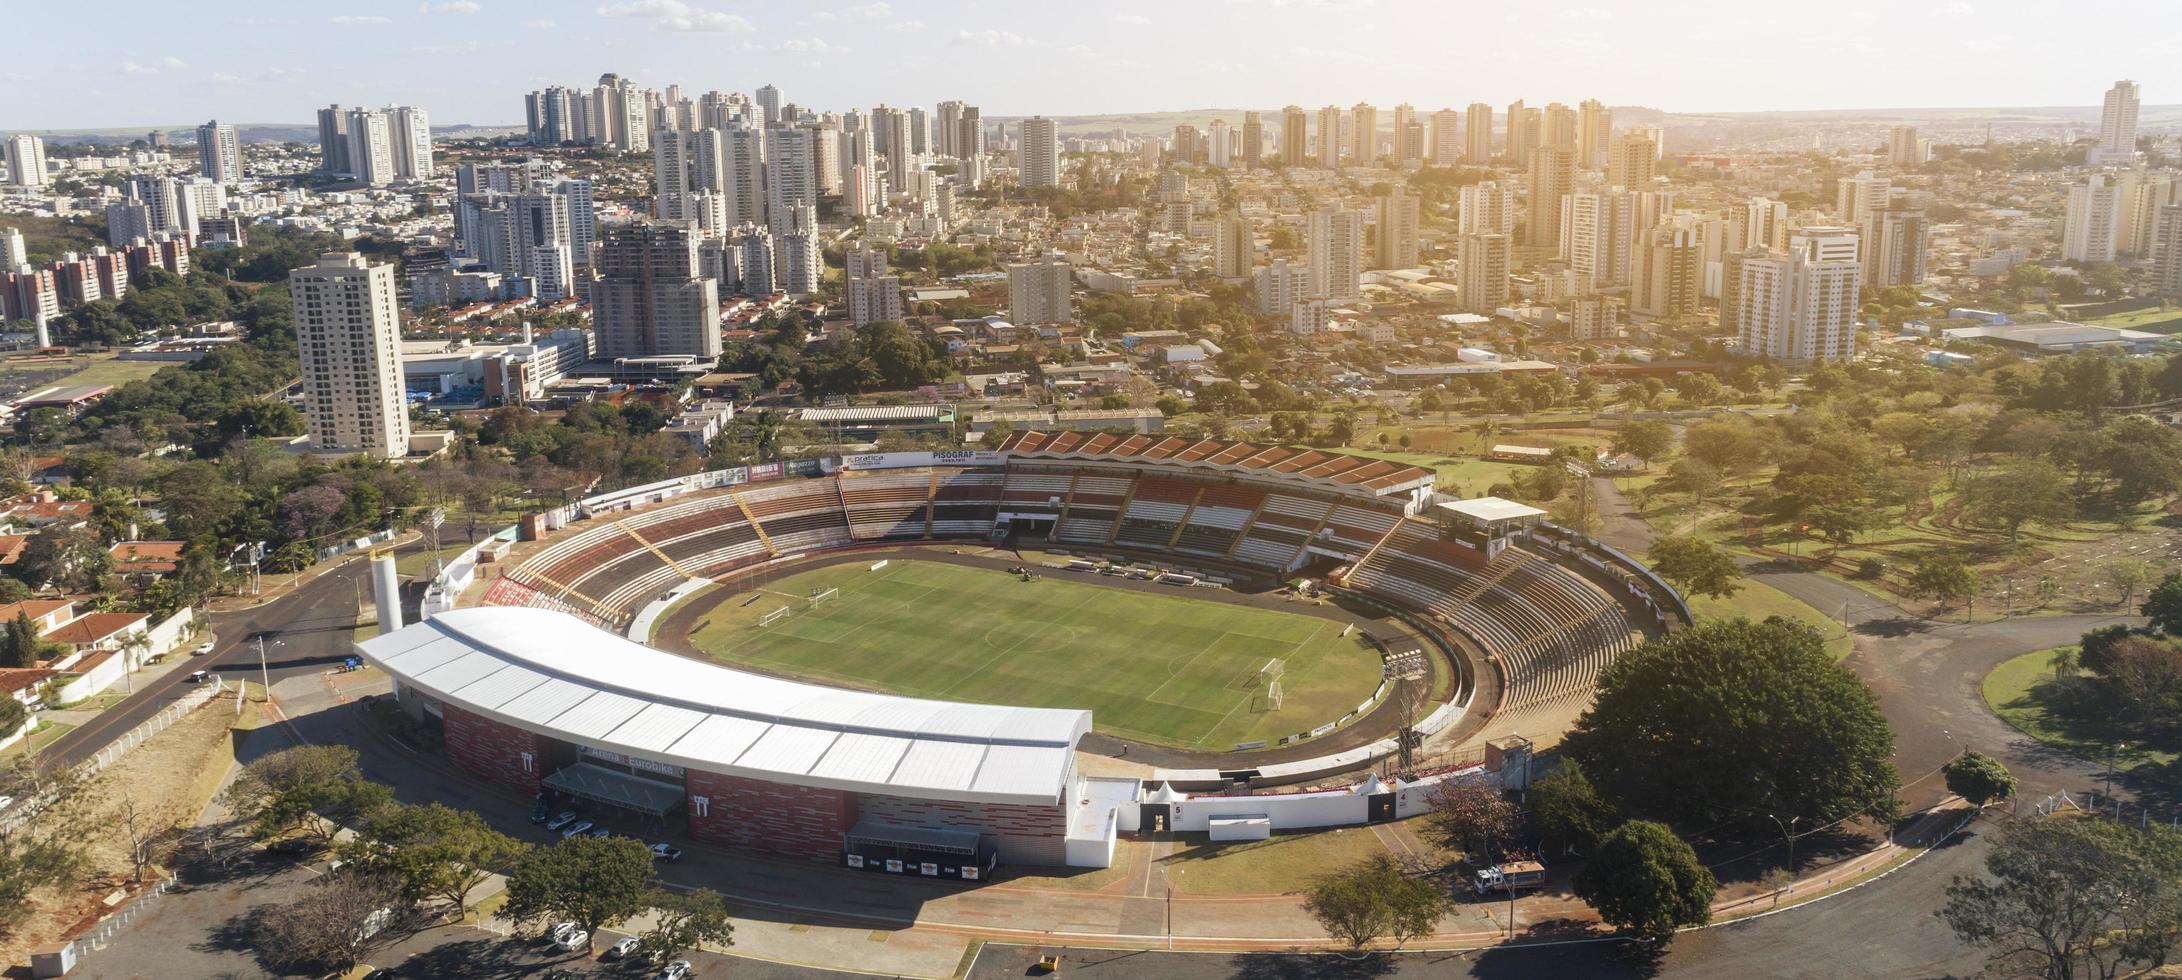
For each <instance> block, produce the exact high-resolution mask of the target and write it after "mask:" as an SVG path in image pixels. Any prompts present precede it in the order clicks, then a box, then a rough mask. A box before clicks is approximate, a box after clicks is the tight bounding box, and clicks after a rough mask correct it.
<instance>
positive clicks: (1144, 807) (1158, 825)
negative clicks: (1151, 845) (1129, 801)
mask: <svg viewBox="0 0 2182 980" xmlns="http://www.w3.org/2000/svg"><path fill="white" fill-rule="evenodd" d="M1173 813H1174V804H1172V803H1142V804H1138V807H1137V824H1136V825H1137V829H1138V830H1141V831H1143V832H1144V833H1147V834H1164V833H1166V832H1167V828H1169V827H1171V826H1173V816H1172V815H1173Z"/></svg>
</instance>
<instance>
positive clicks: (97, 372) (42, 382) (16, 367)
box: [0, 354, 172, 393]
mask: <svg viewBox="0 0 2182 980" xmlns="http://www.w3.org/2000/svg"><path fill="white" fill-rule="evenodd" d="M171 366H172V364H171V363H170V362H166V361H124V360H120V359H118V358H116V357H114V355H112V354H82V355H77V356H75V357H69V358H53V359H42V358H41V359H37V360H28V359H25V360H18V361H0V388H5V389H8V390H12V391H17V392H18V393H22V392H29V391H33V390H36V389H39V388H49V387H53V386H56V385H115V386H120V385H123V384H127V383H129V382H131V381H141V380H144V379H146V378H149V377H151V376H152V375H154V374H157V373H159V369H160V368H164V367H171Z"/></svg>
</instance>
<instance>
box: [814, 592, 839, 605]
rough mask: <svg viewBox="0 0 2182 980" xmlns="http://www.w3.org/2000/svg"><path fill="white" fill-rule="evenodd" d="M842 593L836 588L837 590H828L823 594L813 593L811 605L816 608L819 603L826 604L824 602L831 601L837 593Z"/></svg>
mask: <svg viewBox="0 0 2182 980" xmlns="http://www.w3.org/2000/svg"><path fill="white" fill-rule="evenodd" d="M840 591H841V590H840V589H837V588H836V589H827V590H825V591H823V592H813V593H811V605H814V606H815V605H818V604H819V603H821V602H824V601H826V600H828V599H831V598H833V597H834V594H835V593H837V592H840Z"/></svg>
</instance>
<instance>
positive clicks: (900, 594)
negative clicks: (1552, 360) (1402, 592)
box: [691, 558, 1380, 749]
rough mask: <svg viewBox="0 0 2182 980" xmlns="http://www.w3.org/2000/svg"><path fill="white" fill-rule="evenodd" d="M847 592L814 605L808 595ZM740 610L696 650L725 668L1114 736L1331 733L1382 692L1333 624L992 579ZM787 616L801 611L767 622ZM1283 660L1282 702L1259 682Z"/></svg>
mask: <svg viewBox="0 0 2182 980" xmlns="http://www.w3.org/2000/svg"><path fill="white" fill-rule="evenodd" d="M824 589H839V590H840V592H838V593H837V594H835V595H833V596H830V597H828V598H827V599H825V600H824V601H823V602H820V603H819V604H817V605H815V606H814V605H812V604H811V603H810V602H809V600H808V599H807V598H806V597H807V596H809V595H811V594H813V593H815V592H818V591H821V590H824ZM759 595H760V597H759V598H758V599H757V600H756V601H752V600H751V598H750V595H749V594H747V593H745V594H738V595H734V596H730V597H728V598H727V599H726V600H724V601H723V602H721V603H720V605H719V606H718V607H716V608H715V609H713V610H712V612H711V613H710V614H709V616H708V617H707V619H706V620H705V621H704V622H702V623H700V624H699V626H698V628H697V630H696V632H695V633H694V634H693V635H692V637H691V639H692V642H694V643H695V644H696V646H697V648H698V649H700V650H704V651H707V652H709V653H711V654H712V655H713V656H715V657H718V658H719V659H721V660H724V661H728V662H731V663H739V664H748V665H750V666H753V667H757V668H760V669H763V670H767V671H772V672H777V673H782V674H793V675H797V676H803V677H813V678H818V679H821V680H824V681H828V682H831V683H836V684H842V685H847V686H850V687H859V688H865V689H870V690H881V691H887V692H890V693H896V694H907V695H914V696H918V697H930V698H946V699H952V700H961V701H979V702H986V703H994V704H1019V705H1029V706H1036V707H1050V708H1088V709H1090V710H1091V711H1092V712H1093V713H1094V714H1093V719H1094V723H1095V724H1096V725H1097V726H1098V728H1099V729H1100V730H1102V731H1107V732H1112V733H1114V734H1117V735H1122V736H1125V737H1128V738H1133V739H1138V740H1141V741H1145V742H1154V743H1159V744H1163V745H1172V746H1179V747H1183V748H1193V749H1226V748H1230V747H1232V746H1233V745H1234V744H1235V743H1237V742H1247V741H1254V740H1257V739H1276V738H1278V737H1280V736H1282V735H1288V734H1293V733H1295V732H1300V731H1307V730H1309V729H1311V728H1314V727H1317V726H1318V725H1321V724H1324V723H1326V722H1329V721H1333V720H1334V719H1337V718H1339V717H1341V716H1342V715H1343V714H1345V713H1347V712H1348V711H1349V709H1351V708H1354V707H1355V706H1356V705H1358V704H1359V703H1361V702H1363V701H1364V699H1365V698H1368V697H1370V696H1371V693H1372V691H1373V690H1374V689H1375V688H1377V687H1378V685H1379V675H1380V667H1379V654H1378V652H1377V651H1376V650H1375V649H1374V648H1373V647H1372V646H1371V645H1370V644H1369V643H1368V642H1367V641H1365V640H1363V639H1362V634H1361V633H1359V634H1356V635H1355V636H1350V637H1343V636H1341V631H1342V626H1341V624H1339V623H1336V622H1333V621H1331V620H1325V619H1319V618H1317V617H1312V616H1302V615H1297V614H1293V613H1285V612H1277V611H1272V610H1265V609H1254V608H1247V607H1243V606H1237V605H1232V604H1229V603H1221V602H1208V601H1201V600H1192V599H1189V598H1187V597H1186V596H1185V594H1184V593H1183V592H1182V591H1181V590H1179V589H1177V590H1176V591H1175V592H1174V593H1172V594H1162V593H1151V594H1146V593H1142V592H1135V591H1129V590H1123V589H1116V588H1109V587H1106V586H1102V585H1096V584H1091V583H1087V582H1079V581H1068V580H1064V579H1062V578H1059V577H1048V578H1045V579H1041V580H1039V581H1036V582H1027V583H1026V582H1022V581H1018V580H1017V579H1016V578H1015V577H1014V576H1012V575H1009V574H1007V573H1005V572H1001V571H998V570H993V569H980V568H965V567H962V566H958V565H946V564H940V563H937V562H922V561H915V560H905V559H899V558H897V559H894V560H893V561H892V562H891V563H889V564H888V565H887V567H886V568H884V569H881V570H879V571H870V570H869V567H868V566H866V565H864V564H861V563H853V564H844V565H834V566H831V567H827V568H820V569H814V570H812V571H808V572H803V573H801V574H797V575H793V576H790V577H788V578H785V579H782V580H780V581H777V582H773V583H770V584H769V585H768V586H767V587H766V589H765V591H764V592H763V593H760V594H759ZM780 609H787V610H789V614H788V615H787V616H786V617H785V618H783V619H781V620H780V621H778V622H775V623H774V624H772V625H770V626H760V625H758V622H759V620H760V619H761V618H762V617H763V616H764V615H766V614H768V613H771V612H774V611H776V610H780ZM1276 657H1278V658H1284V659H1285V661H1286V666H1287V671H1286V676H1285V679H1284V680H1283V682H1282V686H1283V688H1284V690H1285V699H1284V703H1283V705H1282V707H1281V709H1280V710H1278V711H1273V710H1269V705H1268V704H1267V703H1266V698H1265V694H1266V685H1265V682H1264V681H1263V680H1260V679H1259V678H1258V671H1259V669H1260V668H1261V667H1263V666H1264V665H1265V663H1266V662H1267V661H1268V660H1271V659H1273V658H1276Z"/></svg>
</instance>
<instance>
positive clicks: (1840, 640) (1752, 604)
mask: <svg viewBox="0 0 2182 980" xmlns="http://www.w3.org/2000/svg"><path fill="white" fill-rule="evenodd" d="M1689 599H1690V611H1691V612H1694V613H1696V614H1697V615H1698V616H1700V617H1706V618H1712V619H1731V618H1733V617H1736V616H1744V617H1747V618H1749V619H1750V620H1752V621H1753V622H1755V621H1759V620H1763V619H1765V618H1766V617H1768V616H1785V617H1787V618H1789V619H1797V620H1802V621H1803V622H1806V623H1809V624H1811V625H1812V626H1813V627H1815V628H1816V629H1817V630H1818V632H1819V635H1821V636H1824V637H1825V638H1826V655H1827V656H1829V657H1832V658H1834V659H1835V660H1840V659H1842V658H1843V657H1846V656H1848V655H1849V654H1851V653H1853V652H1855V651H1856V641H1855V640H1854V639H1853V638H1851V637H1850V636H1849V631H1848V630H1845V629H1842V628H1841V623H1840V622H1839V621H1837V620H1835V619H1834V618H1833V617H1832V616H1831V615H1830V614H1828V613H1824V612H1820V611H1819V610H1818V609H1816V608H1814V607H1812V606H1811V604H1810V603H1807V602H1804V601H1803V600H1801V599H1798V598H1796V597H1795V596H1792V595H1789V594H1788V593H1786V592H1782V591H1781V590H1779V589H1776V588H1774V587H1772V586H1770V585H1766V584H1764V583H1762V582H1753V581H1751V580H1749V579H1744V580H1743V587H1742V590H1741V591H1739V592H1737V593H1735V594H1734V595H1731V596H1728V597H1727V598H1725V599H1715V598H1712V597H1711V596H1691V597H1689Z"/></svg>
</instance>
